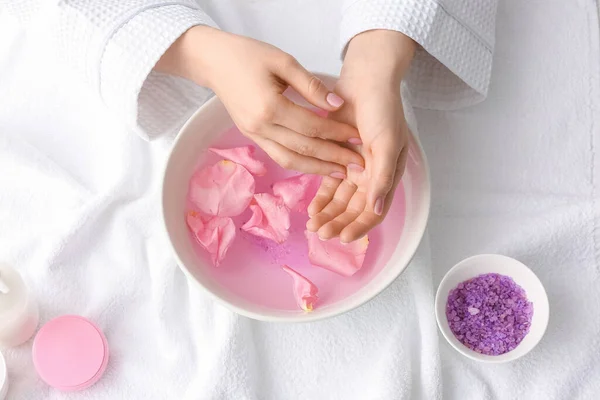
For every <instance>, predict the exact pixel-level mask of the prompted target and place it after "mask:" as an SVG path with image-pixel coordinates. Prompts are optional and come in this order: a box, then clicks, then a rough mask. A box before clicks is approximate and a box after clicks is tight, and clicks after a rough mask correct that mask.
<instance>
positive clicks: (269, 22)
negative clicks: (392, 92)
mask: <svg viewBox="0 0 600 400" xmlns="http://www.w3.org/2000/svg"><path fill="white" fill-rule="evenodd" d="M4 1H5V2H7V5H8V8H9V9H10V10H12V11H13V13H15V14H16V15H18V16H19V17H20V18H21V19H22V20H25V21H27V20H29V21H30V22H31V19H32V18H35V17H36V16H37V17H38V18H39V17H41V18H42V19H44V20H46V19H49V21H50V26H49V28H48V29H49V32H50V33H51V34H55V35H56V38H57V41H58V49H59V51H60V53H61V55H62V56H63V57H64V59H65V60H66V61H67V62H68V64H69V65H70V66H72V67H74V68H75V69H76V70H77V71H78V72H79V73H80V74H81V76H83V77H84V79H85V81H86V82H87V84H88V85H89V86H90V88H92V90H94V91H96V92H97V93H98V94H99V95H100V96H101V97H102V99H103V100H104V102H105V103H106V104H107V105H108V106H109V107H110V108H111V109H112V110H113V111H114V112H115V113H118V114H119V115H120V116H121V118H122V120H123V122H124V123H126V124H128V125H129V126H130V127H132V128H134V129H135V130H136V131H137V132H138V133H140V134H142V135H144V136H146V137H155V136H158V135H160V134H163V133H165V132H169V131H173V130H176V129H177V128H178V127H179V126H181V124H182V122H183V121H184V120H185V119H186V117H188V116H189V115H190V113H191V112H192V111H193V110H194V109H196V108H197V107H198V105H199V104H201V103H202V101H204V100H206V96H207V95H208V92H207V91H205V90H202V89H199V88H197V87H194V86H193V85H191V84H190V83H189V82H185V81H182V80H181V79H174V78H171V77H167V76H162V75H159V74H156V73H153V72H152V68H153V67H154V65H155V64H156V62H157V61H158V59H159V58H160V57H161V55H162V54H163V53H164V52H165V50H166V49H167V48H168V47H169V46H170V45H171V44H172V43H173V42H174V41H175V40H176V39H177V38H178V37H179V36H180V35H181V34H182V33H183V32H185V31H186V30H187V29H189V28H190V27H192V26H194V25H210V26H213V27H219V28H221V29H224V30H227V31H231V32H234V33H239V34H243V35H249V36H253V37H255V38H257V39H260V40H264V41H267V42H277V38H276V37H270V36H269V35H268V32H269V31H270V26H278V25H279V26H288V27H287V28H285V31H286V34H287V35H290V36H296V37H297V38H298V41H301V40H302V39H303V38H304V37H306V38H307V39H308V37H309V36H308V35H307V33H308V32H309V31H313V32H314V31H317V32H319V31H321V32H328V33H327V35H328V36H329V37H320V38H319V40H322V41H324V42H329V41H331V40H334V41H337V49H336V50H337V52H339V53H340V54H343V50H344V48H345V46H346V45H347V44H348V42H349V41H350V40H351V39H352V37H354V36H355V35H357V34H359V33H361V32H364V31H366V30H370V29H391V30H396V31H400V32H403V33H404V34H406V35H408V36H410V37H411V38H413V39H414V40H415V41H417V42H418V43H419V44H420V45H421V48H420V49H419V51H418V53H417V56H416V57H415V60H414V61H413V64H412V68H411V71H410V73H409V75H408V77H407V79H406V83H407V85H408V87H409V89H410V91H411V93H412V100H413V103H414V105H415V106H417V107H424V108H435V109H449V108H458V107H461V106H466V105H471V104H473V103H476V102H478V101H481V100H482V99H483V98H484V97H485V95H486V93H487V89H488V85H489V80H490V73H491V67H492V53H493V49H494V27H495V14H496V3H497V0H479V1H477V2H472V1H469V0H343V1H342V0H335V1H331V0H326V1H323V0H296V1H285V0H281V1H276V0H178V1H166V0H130V1H122V0H100V1H94V2H92V1H86V0H66V1H59V2H56V1H55V0H50V1H46V2H44V1H42V0H19V1H13V0H4ZM55 3H58V4H55ZM323 3H327V4H323ZM0 4H1V3H0ZM297 9H300V10H302V11H303V13H301V14H299V13H297V12H295V11H296V10H297ZM306 10H310V12H306ZM36 11H38V12H37V13H36ZM40 11H41V12H40ZM294 15H303V17H302V20H290V19H291V18H293V17H294ZM307 16H309V17H307ZM38 21H39V20H38ZM288 23H289V25H288ZM332 24H335V25H339V27H340V28H339V32H340V33H339V37H331V34H330V33H329V32H331V29H328V28H330V27H331V25H332ZM275 44H276V43H275ZM304 46H306V47H307V48H311V47H322V46H320V42H317V41H314V42H311V41H309V40H306V42H305V43H304Z"/></svg>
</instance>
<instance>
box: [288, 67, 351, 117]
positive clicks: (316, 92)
mask: <svg viewBox="0 0 600 400" xmlns="http://www.w3.org/2000/svg"><path fill="white" fill-rule="evenodd" d="M289 57H290V58H289V59H288V61H286V62H285V63H283V66H281V67H280V68H279V71H278V72H279V77H280V78H281V79H283V80H284V81H285V82H286V83H287V84H288V85H290V86H291V87H292V88H294V90H296V91H297V92H298V93H299V94H300V95H301V96H302V97H304V98H305V99H306V101H308V102H309V103H311V104H312V105H313V106H315V107H319V108H321V109H323V110H327V111H336V110H337V109H339V108H340V107H341V106H342V105H343V104H344V99H342V98H341V97H340V96H338V95H337V94H335V93H333V92H332V91H330V90H329V89H328V88H327V86H325V84H324V83H323V81H321V80H320V79H319V78H318V77H316V76H315V75H314V74H312V73H310V72H309V71H307V70H306V69H305V68H304V67H303V66H302V65H300V63H299V62H298V61H297V60H296V59H295V58H294V57H292V56H289Z"/></svg>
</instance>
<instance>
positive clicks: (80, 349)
mask: <svg viewBox="0 0 600 400" xmlns="http://www.w3.org/2000/svg"><path fill="white" fill-rule="evenodd" d="M33 364H34V365H35V369H36V371H37V372H38V374H39V375H40V377H41V378H42V379H43V380H44V382H46V383H47V384H48V385H50V386H52V387H54V388H56V389H59V390H63V391H76V390H83V389H86V388H88V387H90V386H92V385H93V384H94V383H96V382H97V381H98V380H99V379H100V378H101V377H102V374H103V373H104V371H105V370H106V365H107V364H108V343H107V341H106V337H105V336H104V334H103V333H102V331H100V329H99V328H98V327H97V326H96V325H95V324H94V323H93V322H91V321H89V320H87V319H86V318H83V317H79V316H75V315H65V316H62V317H58V318H55V319H53V320H52V321H50V322H48V323H47V324H46V325H44V326H43V327H42V328H41V329H40V331H39V332H38V334H37V335H36V337H35V340H34V342H33Z"/></svg>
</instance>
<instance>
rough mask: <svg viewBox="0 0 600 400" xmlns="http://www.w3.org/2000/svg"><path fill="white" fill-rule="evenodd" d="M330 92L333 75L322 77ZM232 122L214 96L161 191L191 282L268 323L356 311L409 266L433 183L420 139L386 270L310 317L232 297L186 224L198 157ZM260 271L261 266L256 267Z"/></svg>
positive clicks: (187, 132) (182, 136)
mask: <svg viewBox="0 0 600 400" xmlns="http://www.w3.org/2000/svg"><path fill="white" fill-rule="evenodd" d="M318 75H319V77H320V78H321V79H322V80H323V82H324V83H325V84H326V85H327V86H328V87H330V88H332V87H333V85H334V84H335V82H336V78H335V77H333V76H328V75H323V74H318ZM289 97H290V98H291V99H292V100H294V101H295V102H297V103H299V104H301V105H304V106H308V104H307V103H306V102H304V101H303V100H302V99H301V98H300V97H299V96H298V95H297V94H295V93H290V94H289ZM232 126H233V122H232V120H231V118H230V117H229V114H228V113H227V110H226V109H225V107H224V106H223V104H222V103H221V101H220V100H219V99H218V98H216V97H214V98H212V99H211V100H210V101H208V102H207V103H206V104H205V105H203V106H202V108H200V109H199V110H198V111H197V112H196V113H195V114H194V115H193V116H192V117H191V118H190V119H189V120H188V122H187V123H186V124H185V125H184V127H183V128H182V129H181V131H180V132H179V135H178V137H177V139H176V141H175V143H174V145H173V148H172V151H171V154H170V156H169V159H168V161H167V165H166V169H165V174H164V181H163V190H162V212H163V218H164V224H165V227H166V231H167V234H168V237H169V239H170V242H171V245H172V247H173V251H174V253H175V256H176V258H177V260H178V264H179V266H180V267H181V269H182V270H183V271H184V272H185V273H186V275H187V277H188V278H189V280H190V281H191V282H193V283H195V284H197V285H198V286H199V287H200V288H202V289H204V291H205V292H206V293H207V294H209V295H210V296H211V297H212V298H214V299H215V300H217V301H218V302H220V303H221V304H223V305H225V306H227V307H228V308H229V309H231V310H233V311H235V312H237V313H239V314H242V315H245V316H247V317H250V318H254V319H259V320H266V321H290V322H292V321H314V320H319V319H323V318H327V317H331V316H334V315H338V314H341V313H344V312H346V311H348V310H351V309H353V308H355V307H358V306H360V305H362V304H364V303H365V302H367V301H368V300H370V299H372V298H373V297H375V296H376V295H377V294H378V293H380V292H381V291H382V290H384V289H385V288H386V287H387V286H388V285H389V284H390V283H392V281H394V279H396V278H397V277H398V275H400V273H402V271H404V269H405V268H406V267H407V265H408V264H409V262H410V260H411V259H412V257H413V255H414V254H415V252H416V250H417V247H418V246H419V243H420V241H421V238H422V237H423V234H424V232H425V227H426V224H427V219H428V216H429V206H430V183H429V170H428V166H427V161H426V159H425V155H424V154H423V150H422V148H421V145H420V144H419V142H418V141H417V139H416V138H414V137H413V138H412V139H411V143H410V144H411V152H410V157H409V158H410V159H409V163H411V164H412V165H411V166H410V168H409V172H407V173H406V174H405V176H404V178H403V184H404V188H405V192H406V216H405V222H404V231H403V233H402V236H401V238H400V241H399V242H398V243H397V245H396V244H395V249H393V253H392V256H391V258H390V260H389V262H388V263H387V264H386V265H385V267H384V268H382V270H381V271H380V272H379V273H378V274H377V275H376V276H375V277H374V278H373V279H371V280H370V281H369V282H368V283H367V284H366V285H365V286H363V287H362V288H361V289H359V290H358V291H357V292H355V293H354V294H352V295H350V296H349V297H347V298H345V299H344V300H343V301H339V302H337V303H334V304H329V305H327V306H325V307H317V308H315V310H314V311H313V312H311V313H302V312H293V313H292V312H289V311H287V312H286V311H285V310H276V309H269V308H265V307H262V306H259V305H257V304H253V303H250V302H248V301H245V300H243V299H240V298H237V297H235V296H233V295H231V294H230V293H229V292H228V291H227V290H225V289H223V288H222V287H220V285H219V284H217V282H215V281H214V280H213V278H211V277H210V276H209V274H207V273H206V271H207V268H214V267H213V266H212V265H204V264H203V261H202V260H200V259H199V258H198V256H197V255H196V253H195V252H194V248H193V245H192V241H191V240H190V236H189V233H188V228H187V226H186V223H185V218H184V215H185V204H186V196H187V191H188V183H189V180H190V177H191V176H192V174H193V172H194V168H195V167H196V165H197V162H198V159H199V157H200V155H201V154H202V153H203V151H205V150H206V148H207V147H209V146H210V144H211V142H213V141H214V140H215V138H216V137H218V136H219V135H220V134H222V133H223V132H225V131H227V130H228V129H230V128H231V127H232ZM257 267H259V266H257Z"/></svg>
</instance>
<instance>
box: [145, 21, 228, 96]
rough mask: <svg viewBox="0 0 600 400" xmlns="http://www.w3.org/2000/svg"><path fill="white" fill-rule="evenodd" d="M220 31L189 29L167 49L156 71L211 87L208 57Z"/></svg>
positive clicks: (205, 27)
mask: <svg viewBox="0 0 600 400" xmlns="http://www.w3.org/2000/svg"><path fill="white" fill-rule="evenodd" d="M219 33H222V32H221V31H219V30H218V29H215V28H212V27H210V26H205V25H197V26H194V27H192V28H190V29H188V30H187V31H186V32H185V33H183V35H181V36H180V37H179V38H178V39H177V40H176V41H175V42H174V43H173V44H172V45H171V47H169V49H167V51H166V52H165V54H164V55H163V56H162V57H161V59H160V60H159V61H158V63H157V64H156V66H155V67H154V69H155V70H156V71H158V72H163V73H166V74H170V75H175V76H179V77H182V78H186V79H189V80H191V81H193V82H195V83H197V84H198V85H200V86H206V87H210V78H209V77H210V70H211V68H210V62H209V60H208V56H209V55H210V54H211V51H213V50H212V49H210V48H209V46H211V45H214V41H215V38H216V36H218V34H219Z"/></svg>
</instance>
